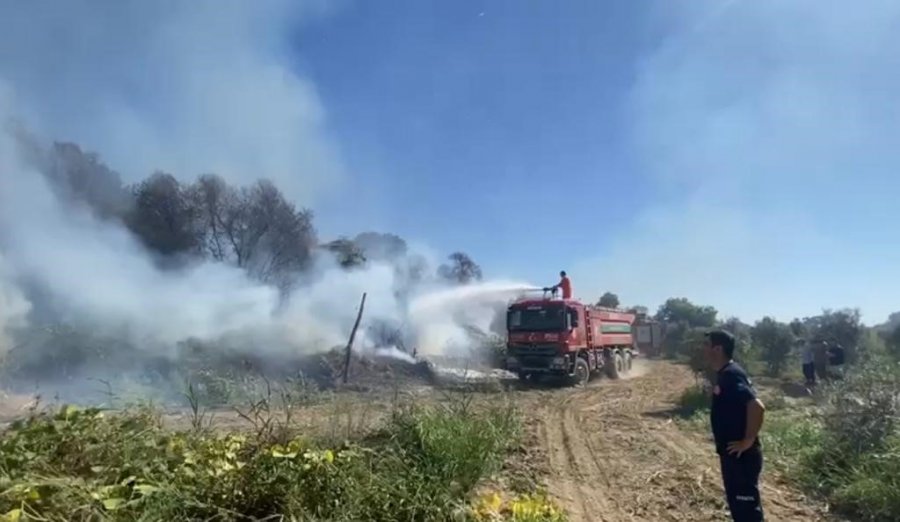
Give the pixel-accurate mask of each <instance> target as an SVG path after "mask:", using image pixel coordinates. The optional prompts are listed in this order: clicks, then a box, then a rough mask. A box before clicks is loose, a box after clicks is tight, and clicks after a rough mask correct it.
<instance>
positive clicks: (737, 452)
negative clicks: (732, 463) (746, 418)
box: [728, 439, 754, 457]
mask: <svg viewBox="0 0 900 522" xmlns="http://www.w3.org/2000/svg"><path fill="white" fill-rule="evenodd" d="M753 442H754V439H741V440H736V441H734V442H729V443H728V454H729V455H734V456H735V457H740V456H741V453H743V452H745V451H747V450H748V449H750V448H752V447H753Z"/></svg>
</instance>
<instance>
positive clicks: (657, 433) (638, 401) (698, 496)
mask: <svg viewBox="0 0 900 522" xmlns="http://www.w3.org/2000/svg"><path fill="white" fill-rule="evenodd" d="M642 365H644V367H643V368H642V369H641V373H640V375H639V376H636V377H632V378H628V379H623V380H618V381H610V380H606V379H599V380H598V381H597V382H592V383H591V384H590V385H588V386H587V387H585V388H580V389H579V388H575V389H573V388H562V389H557V390H550V391H547V390H543V391H538V390H533V391H525V392H523V393H521V394H519V395H518V401H519V402H520V406H521V407H522V409H523V411H525V412H526V415H527V418H528V424H527V425H528V427H529V429H531V430H533V431H536V432H537V436H536V437H533V438H532V440H535V441H537V443H538V444H539V445H540V446H541V447H540V448H536V449H537V451H535V452H534V454H535V455H546V462H543V463H542V464H543V467H544V468H545V474H546V480H545V485H546V487H547V489H548V491H549V492H550V493H551V495H553V496H554V497H555V498H556V499H557V501H558V502H559V503H560V504H561V505H562V507H563V508H565V509H566V511H567V512H568V514H569V517H570V519H571V520H572V521H574V522H578V521H598V522H626V521H627V522H632V521H645V520H646V521H654V522H655V521H677V522H689V521H690V522H705V521H724V520H728V516H727V512H726V511H725V502H724V494H723V492H722V487H721V478H720V475H719V467H718V460H717V457H716V456H715V452H714V450H713V446H712V443H711V442H710V441H709V440H708V437H706V436H704V434H700V433H692V432H690V431H684V430H682V429H681V428H680V427H679V426H678V425H677V424H676V423H675V422H674V421H673V418H672V415H671V413H670V411H671V409H672V408H673V406H674V401H675V400H676V399H677V397H678V396H679V395H680V393H681V391H682V390H684V389H685V388H687V387H688V386H690V385H691V384H692V383H693V382H694V381H693V376H692V375H691V374H690V372H689V371H688V370H687V368H685V367H683V366H679V365H674V364H671V363H667V362H657V361H643V362H642ZM762 488H763V500H764V503H765V508H766V518H767V520H775V521H778V520H784V521H788V520H789V521H799V522H802V521H813V520H816V521H817V520H828V518H826V516H825V515H824V512H823V511H822V510H820V509H818V506H815V505H813V504H811V503H810V502H809V501H808V500H807V499H806V498H805V497H804V496H803V495H802V494H800V493H798V492H797V491H795V490H793V489H792V488H791V487H789V486H786V485H785V484H784V483H783V482H781V481H780V480H779V479H778V477H775V476H772V475H771V473H769V472H768V470H764V478H763V485H762Z"/></svg>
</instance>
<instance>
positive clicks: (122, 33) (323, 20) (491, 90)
mask: <svg viewBox="0 0 900 522" xmlns="http://www.w3.org/2000/svg"><path fill="white" fill-rule="evenodd" d="M36 4H39V3H36ZM96 5H97V4H92V3H90V2H86V1H85V2H78V1H75V0H73V1H72V2H67V3H66V4H64V5H60V4H57V5H55V6H54V9H53V10H52V11H51V10H48V9H41V8H40V6H39V5H32V4H21V3H5V4H3V5H2V6H0V88H5V89H7V90H10V91H12V92H13V93H14V95H15V96H16V99H17V100H18V102H19V103H18V104H17V105H18V107H19V109H20V112H21V114H22V116H23V117H24V118H25V119H27V121H28V122H29V123H30V124H31V125H32V126H33V127H35V128H37V129H38V130H39V131H41V132H42V133H44V134H45V135H47V136H50V137H57V138H65V139H71V140H75V141H78V142H80V143H84V144H85V145H87V146H89V147H90V148H92V149H94V150H97V151H98V152H100V153H101V154H102V155H103V156H104V157H105V158H108V160H109V162H110V163H111V164H112V165H113V166H114V167H116V168H117V169H119V170H120V171H122V172H123V175H124V176H125V177H126V178H127V179H136V178H138V177H141V176H143V175H146V173H147V171H149V170H150V169H152V168H164V169H166V170H170V171H173V172H175V173H177V174H179V175H180V176H182V177H184V178H191V177H193V176H194V175H195V174H197V173H199V172H202V171H206V170H216V171H217V172H221V173H223V175H225V176H226V177H228V178H229V179H233V180H236V181H244V180H248V179H252V178H255V177H258V176H260V175H265V176H268V177H272V178H274V179H276V181H277V182H278V183H279V185H280V186H282V187H284V189H285V190H286V192H288V193H290V194H291V195H292V196H293V197H295V198H296V199H297V200H298V201H300V202H302V203H304V204H306V205H308V206H310V207H311V208H313V209H314V210H316V212H317V214H318V215H319V225H320V228H321V229H322V231H323V232H324V233H325V234H327V235H337V234H353V233H356V232H358V231H363V230H368V229H376V230H384V231H391V232H396V233H398V234H400V235H402V236H404V237H407V238H409V239H412V240H416V241H420V242H423V243H426V244H428V245H429V246H430V247H431V248H433V249H434V250H437V251H439V252H449V251H452V250H456V249H460V250H464V251H466V252H469V253H470V254H471V255H472V256H473V257H474V258H475V259H476V260H477V261H479V262H480V263H481V264H482V265H483V267H484V268H485V271H486V273H487V274H488V275H489V276H493V277H516V278H523V279H528V280H531V281H534V282H536V283H547V282H552V281H553V280H554V278H555V274H556V273H557V271H558V270H559V269H560V268H566V269H567V270H569V272H570V273H571V275H572V276H573V280H574V285H575V292H576V295H577V296H579V297H582V298H584V299H594V298H595V296H597V295H599V293H601V292H602V291H604V290H607V289H609V290H613V291H616V292H618V293H619V294H620V295H621V296H622V298H623V300H624V301H625V302H626V303H636V304H646V305H650V306H651V307H655V306H656V305H657V304H659V303H660V302H661V301H662V300H664V299H665V298H666V297H669V296H687V297H690V298H692V299H695V300H697V301H700V302H704V303H710V304H713V305H716V306H717V307H718V308H720V309H721V310H722V311H723V313H725V314H737V315H740V316H742V317H745V318H748V319H755V318H758V317H760V316H762V315H764V314H767V313H771V314H774V315H776V316H777V317H779V318H783V319H789V318H790V317H793V316H796V315H800V316H802V315H809V314H814V313H817V312H818V311H819V310H820V309H821V308H824V307H832V308H834V307H842V306H859V307H861V308H862V310H863V312H864V314H865V317H866V319H867V320H869V321H871V322H875V321H880V320H883V319H884V318H885V317H886V316H887V314H888V313H890V312H892V311H895V310H898V309H900V304H898V303H897V296H898V295H900V277H898V272H900V270H898V268H897V267H898V266H900V232H898V227H897V223H898V218H900V210H898V207H897V206H896V204H895V202H896V201H897V199H898V195H900V181H898V177H897V172H900V147H898V146H897V145H898V141H900V138H898V136H900V117H898V116H900V114H898V112H900V67H898V66H900V63H898V62H900V58H898V56H900V55H898V54H897V53H896V52H895V49H898V48H900V32H898V31H896V30H895V28H896V27H897V26H898V24H900V5H897V4H896V3H895V2H892V1H889V0H872V1H871V2H866V3H865V4H864V5H850V4H846V5H844V4H835V5H824V4H822V3H821V2H818V1H813V0H796V1H793V2H783V1H781V0H758V1H749V0H683V1H672V2H662V1H655V2H654V1H650V0H635V1H622V2H589V1H572V2H550V1H534V2H522V1H513V0H506V1H500V0H481V1H477V0H471V1H465V0H459V1H453V2H424V1H413V0H407V1H399V0H396V1H381V2H375V1H363V0H342V1H340V2H321V1H307V2H292V1H288V0H269V1H266V2H256V3H249V2H239V1H222V2H194V3H189V4H188V3H181V2H174V1H161V2H155V3H146V2H137V1H134V2H110V3H109V4H108V5H107V9H105V10H101V9H99V8H97V7H96Z"/></svg>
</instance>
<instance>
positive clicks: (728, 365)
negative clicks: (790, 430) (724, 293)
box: [704, 330, 765, 522]
mask: <svg viewBox="0 0 900 522" xmlns="http://www.w3.org/2000/svg"><path fill="white" fill-rule="evenodd" d="M704 350H705V355H706V359H707V361H708V362H709V365H710V368H711V369H712V370H714V371H715V372H716V375H715V382H714V386H713V392H712V393H713V397H712V410H711V412H710V422H711V424H712V431H713V436H714V438H715V441H716V452H717V453H718V454H719V460H720V462H721V465H722V480H723V481H724V483H725V496H726V497H727V499H728V508H729V510H730V511H731V518H732V519H733V520H734V521H735V522H760V521H762V520H764V519H763V510H762V504H761V501H760V495H759V475H760V472H761V471H762V465H763V456H762V448H761V446H760V444H759V438H758V436H759V430H760V428H761V427H762V423H763V416H764V414H765V407H764V406H763V403H762V402H761V401H760V400H759V398H757V396H756V392H755V391H754V389H753V386H752V384H751V383H750V379H749V378H748V377H747V373H746V372H745V371H744V369H743V368H741V367H740V365H738V364H737V363H736V362H734V361H733V360H732V357H733V355H734V337H733V336H732V335H731V334H730V333H728V332H725V331H722V330H717V331H713V332H709V333H707V334H706V343H705V347H704Z"/></svg>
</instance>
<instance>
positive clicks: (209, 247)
mask: <svg viewBox="0 0 900 522" xmlns="http://www.w3.org/2000/svg"><path fill="white" fill-rule="evenodd" d="M23 143H24V145H25V149H26V150H27V151H28V157H29V158H30V159H31V160H32V161H33V163H34V164H35V165H37V166H38V167H39V170H40V171H41V172H42V173H43V174H44V175H45V176H46V178H47V180H48V181H49V182H50V185H51V186H52V187H53V189H54V190H55V191H56V192H57V194H58V195H59V196H61V198H62V199H63V200H64V201H67V202H69V203H70V204H76V205H84V206H87V207H88V208H89V209H90V210H91V211H92V212H93V213H94V215H95V216H96V217H98V218H100V219H103V220H109V221H118V222H120V223H121V224H122V225H124V226H125V227H126V228H127V229H128V230H129V231H130V232H131V233H132V234H133V235H134V236H135V237H136V238H137V239H138V240H139V241H140V243H141V244H142V245H143V246H144V247H145V248H146V249H147V250H148V251H149V252H150V253H152V254H153V255H154V257H155V259H156V260H157V262H158V264H159V265H160V266H161V267H163V268H177V267H178V266H182V265H183V264H185V263H188V262H190V261H192V260H197V259H203V260H209V261H214V262H221V263H227V264H230V265H233V266H236V267H239V268H241V269H243V270H244V271H245V272H246V273H247V274H248V275H249V276H250V277H251V278H253V279H255V280H258V281H260V282H263V283H266V284H271V285H274V286H276V287H278V288H279V289H281V290H282V291H284V292H289V291H290V290H291V289H292V288H293V287H294V286H295V285H296V284H297V283H298V282H300V281H302V280H303V279H302V278H303V275H304V274H305V273H306V272H308V271H309V269H310V268H311V266H312V265H313V262H314V259H315V258H316V253H317V252H318V251H320V252H325V253H329V254H331V255H332V256H333V257H334V259H335V260H336V262H337V264H338V265H339V266H341V267H343V268H344V269H347V270H353V269H357V268H360V267H364V266H366V265H367V263H369V262H370V261H383V262H388V263H391V264H393V265H394V266H395V267H396V269H397V270H398V271H399V272H400V274H398V275H401V276H402V279H403V280H404V281H405V282H406V284H407V286H414V285H415V284H418V283H419V282H421V281H423V280H424V279H426V278H428V277H435V278H440V279H441V280H443V281H446V282H450V283H454V284H468V283H472V282H475V281H480V280H481V279H482V270H481V267H480V266H479V265H478V264H477V263H476V262H475V261H474V260H472V258H471V257H470V256H469V255H468V254H466V253H464V252H454V253H452V254H450V255H449V256H448V258H447V260H446V262H445V263H444V264H442V265H440V266H438V267H429V266H428V263H427V261H426V260H425V258H424V257H422V256H419V255H416V254H414V253H412V252H409V248H408V246H407V244H406V241H405V240H403V239H402V238H401V237H399V236H397V235H394V234H388V233H378V232H363V233H361V234H359V235H357V236H356V237H353V238H347V237H340V238H337V239H334V240H330V241H322V240H320V238H319V237H318V234H317V231H316V227H315V223H314V215H313V212H312V211H311V210H310V209H307V208H298V207H297V206H296V205H295V204H294V203H292V202H290V201H288V200H287V199H286V198H285V196H284V195H283V194H282V192H281V191H280V190H279V189H278V187H276V186H275V184H274V183H272V182H271V181H269V180H265V179H262V180H259V181H256V182H255V183H253V184H251V185H249V186H234V185H230V184H229V183H227V182H226V181H225V180H224V179H222V178H221V177H219V176H217V175H215V174H204V175H201V176H199V177H198V178H197V179H196V180H195V181H193V182H191V183H185V182H182V181H179V180H178V179H177V178H175V177H174V176H173V175H172V174H169V173H166V172H155V173H153V174H152V175H150V176H149V177H147V178H146V179H144V180H142V181H139V182H137V183H134V184H130V185H125V184H123V183H122V181H121V178H120V176H119V174H118V173H117V172H115V171H114V170H112V169H110V168H109V167H108V166H107V165H106V164H104V163H103V162H102V161H101V159H100V158H99V156H98V155H97V154H94V153H91V152H85V151H83V150H82V149H81V148H80V147H79V146H78V145H76V144H73V143H54V144H53V145H52V146H51V147H50V148H49V149H42V148H41V147H40V146H38V145H36V143H35V142H34V141H33V140H28V139H27V137H23ZM400 290H402V289H400ZM406 290H409V288H406Z"/></svg>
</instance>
